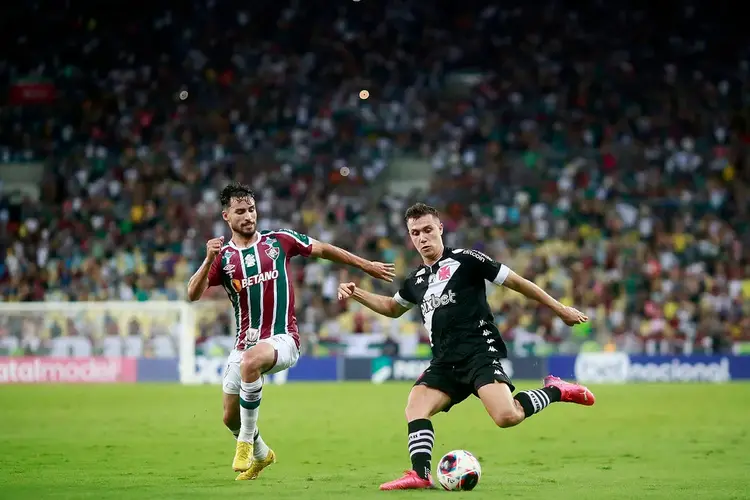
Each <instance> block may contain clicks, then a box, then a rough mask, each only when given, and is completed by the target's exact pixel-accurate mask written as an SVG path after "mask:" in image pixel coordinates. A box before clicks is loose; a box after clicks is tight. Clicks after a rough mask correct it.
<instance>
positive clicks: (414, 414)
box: [404, 404, 430, 422]
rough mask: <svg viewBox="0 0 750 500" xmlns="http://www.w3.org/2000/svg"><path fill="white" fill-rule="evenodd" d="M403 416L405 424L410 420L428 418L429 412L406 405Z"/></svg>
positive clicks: (422, 408) (417, 406)
mask: <svg viewBox="0 0 750 500" xmlns="http://www.w3.org/2000/svg"><path fill="white" fill-rule="evenodd" d="M404 416H405V417H406V421H407V422H411V421H412V420H418V419H421V418H430V411H429V410H428V409H427V408H425V407H420V406H419V405H415V404H407V405H406V409H405V410H404Z"/></svg>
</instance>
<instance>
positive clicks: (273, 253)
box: [263, 238, 279, 260]
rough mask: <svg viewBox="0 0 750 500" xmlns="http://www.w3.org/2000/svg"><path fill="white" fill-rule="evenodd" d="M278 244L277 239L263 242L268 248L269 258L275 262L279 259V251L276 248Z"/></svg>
mask: <svg viewBox="0 0 750 500" xmlns="http://www.w3.org/2000/svg"><path fill="white" fill-rule="evenodd" d="M277 243H278V240H276V238H268V239H266V241H264V242H263V244H264V245H265V246H266V247H267V248H266V255H268V257H270V258H271V259H273V260H276V259H277V258H278V257H279V249H278V248H277V247H276V246H275V245H276V244H277Z"/></svg>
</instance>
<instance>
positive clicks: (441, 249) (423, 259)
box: [422, 246, 445, 267]
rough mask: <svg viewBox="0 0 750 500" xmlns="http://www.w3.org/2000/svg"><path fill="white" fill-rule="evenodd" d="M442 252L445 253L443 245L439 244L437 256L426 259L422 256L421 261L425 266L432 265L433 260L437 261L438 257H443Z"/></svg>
mask: <svg viewBox="0 0 750 500" xmlns="http://www.w3.org/2000/svg"><path fill="white" fill-rule="evenodd" d="M444 253H445V247H444V246H441V247H440V252H439V253H438V254H437V257H435V258H434V259H427V258H425V257H422V262H424V265H425V266H427V267H432V266H433V265H434V264H435V262H437V261H439V260H440V259H442V258H443V254H444Z"/></svg>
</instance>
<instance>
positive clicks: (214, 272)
mask: <svg viewBox="0 0 750 500" xmlns="http://www.w3.org/2000/svg"><path fill="white" fill-rule="evenodd" d="M219 266H221V252H219V255H217V256H216V258H215V259H214V261H213V262H212V263H211V268H210V269H209V270H208V286H209V287H211V286H219V285H221V268H220V267H219Z"/></svg>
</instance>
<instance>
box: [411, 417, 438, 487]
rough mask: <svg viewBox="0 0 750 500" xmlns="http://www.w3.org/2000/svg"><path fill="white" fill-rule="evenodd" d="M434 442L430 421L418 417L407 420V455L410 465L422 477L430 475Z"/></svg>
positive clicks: (425, 477)
mask: <svg viewBox="0 0 750 500" xmlns="http://www.w3.org/2000/svg"><path fill="white" fill-rule="evenodd" d="M434 444H435V432H434V431H433V430H432V422H430V421H429V420H427V419H426V418H420V419H417V420H412V421H411V422H409V456H410V457H411V466H412V468H413V469H414V470H415V471H416V472H417V474H419V477H421V478H422V479H427V478H428V477H429V476H430V467H431V466H430V461H431V460H432V445H434Z"/></svg>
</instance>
